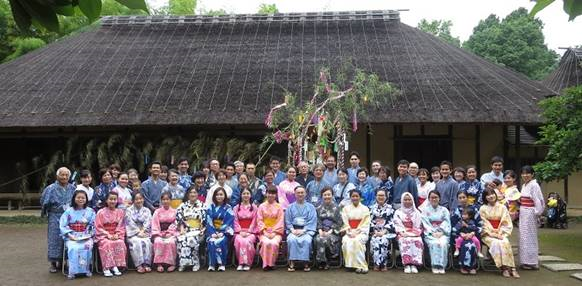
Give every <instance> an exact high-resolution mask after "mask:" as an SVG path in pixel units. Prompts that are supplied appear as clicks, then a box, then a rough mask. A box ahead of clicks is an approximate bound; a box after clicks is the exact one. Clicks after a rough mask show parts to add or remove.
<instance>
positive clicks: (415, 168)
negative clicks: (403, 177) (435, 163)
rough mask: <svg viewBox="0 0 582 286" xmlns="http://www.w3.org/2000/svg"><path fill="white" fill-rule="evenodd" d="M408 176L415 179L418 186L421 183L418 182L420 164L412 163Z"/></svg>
mask: <svg viewBox="0 0 582 286" xmlns="http://www.w3.org/2000/svg"><path fill="white" fill-rule="evenodd" d="M408 174H409V175H410V176H411V177H412V178H413V179H414V182H416V184H417V185H418V184H419V183H420V181H419V180H418V164H417V163H416V162H412V163H410V166H408Z"/></svg>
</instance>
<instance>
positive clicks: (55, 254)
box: [40, 167, 75, 273]
mask: <svg viewBox="0 0 582 286" xmlns="http://www.w3.org/2000/svg"><path fill="white" fill-rule="evenodd" d="M56 175H57V179H56V181H55V182H54V183H52V184H50V185H49V186H47V187H46V188H45V189H44V190H43V191H42V195H41V196H40V205H41V207H42V210H41V213H40V214H41V216H42V217H47V216H48V232H47V242H48V261H49V262H50V264H51V265H50V268H49V272H50V273H56V272H57V271H58V269H59V268H60V267H61V265H60V264H61V262H62V260H63V243H64V242H63V238H62V236H61V229H60V219H61V215H62V214H63V213H64V212H65V210H66V209H67V208H69V206H70V204H71V200H72V199H73V193H75V185H73V184H70V183H69V178H70V177H71V171H70V170H69V169H68V168H66V167H60V168H59V169H58V170H57V174H56Z"/></svg>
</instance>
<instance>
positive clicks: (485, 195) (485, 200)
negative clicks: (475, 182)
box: [482, 189, 498, 204]
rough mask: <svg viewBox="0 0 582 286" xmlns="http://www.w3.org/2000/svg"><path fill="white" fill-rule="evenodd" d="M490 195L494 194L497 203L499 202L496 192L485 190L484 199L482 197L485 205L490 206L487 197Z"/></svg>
mask: <svg viewBox="0 0 582 286" xmlns="http://www.w3.org/2000/svg"><path fill="white" fill-rule="evenodd" d="M490 194H494V195H495V201H497V200H498V198H497V192H496V191H495V190H493V189H485V191H483V197H482V199H483V203H485V204H489V201H488V200H487V196H488V195H490Z"/></svg>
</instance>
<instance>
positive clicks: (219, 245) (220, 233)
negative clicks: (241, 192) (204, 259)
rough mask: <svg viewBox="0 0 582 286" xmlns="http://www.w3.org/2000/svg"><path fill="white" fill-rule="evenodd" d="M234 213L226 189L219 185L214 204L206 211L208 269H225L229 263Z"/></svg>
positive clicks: (213, 198)
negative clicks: (229, 243) (229, 244)
mask: <svg viewBox="0 0 582 286" xmlns="http://www.w3.org/2000/svg"><path fill="white" fill-rule="evenodd" d="M233 223H234V213H233V212H232V208H231V207H230V205H229V204H228V196H227V194H226V190H224V189H223V188H221V187H219V188H216V189H215V190H214V192H213V194H212V205H210V207H209V208H208V211H207V212H206V236H207V237H206V243H207V244H208V271H214V270H216V267H217V266H218V271H225V270H226V264H227V263H228V242H229V239H230V238H231V237H232V235H233V234H234V229H233Z"/></svg>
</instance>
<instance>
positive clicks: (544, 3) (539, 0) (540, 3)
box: [529, 0, 555, 17]
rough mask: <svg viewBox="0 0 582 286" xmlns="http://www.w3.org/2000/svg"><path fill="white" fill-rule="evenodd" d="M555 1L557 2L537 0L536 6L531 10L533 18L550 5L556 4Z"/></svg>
mask: <svg viewBox="0 0 582 286" xmlns="http://www.w3.org/2000/svg"><path fill="white" fill-rule="evenodd" d="M554 1H555V0H537V1H536V5H535V6H534V7H533V8H532V9H531V11H530V12H529V14H530V15H531V16H532V17H533V16H535V15H536V14H537V13H538V12H539V11H541V10H543V9H544V8H546V7H547V6H548V5H550V4H552V3H554Z"/></svg>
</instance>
